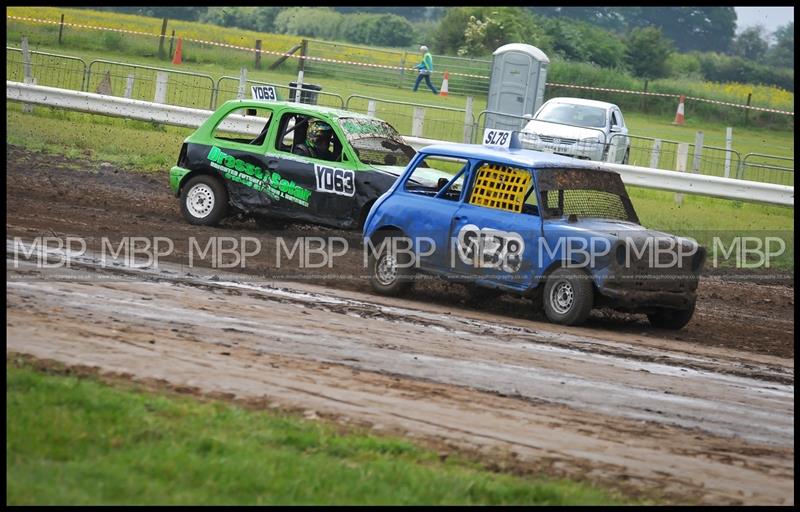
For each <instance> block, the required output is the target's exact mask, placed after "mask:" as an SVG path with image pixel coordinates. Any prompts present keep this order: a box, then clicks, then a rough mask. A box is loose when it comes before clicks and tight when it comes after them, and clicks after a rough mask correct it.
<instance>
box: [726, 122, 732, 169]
mask: <svg viewBox="0 0 800 512" xmlns="http://www.w3.org/2000/svg"><path fill="white" fill-rule="evenodd" d="M732 146H733V128H732V127H730V126H728V127H727V128H726V129H725V174H724V176H725V177H726V178H730V177H731V147H732Z"/></svg>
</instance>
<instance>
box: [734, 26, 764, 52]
mask: <svg viewBox="0 0 800 512" xmlns="http://www.w3.org/2000/svg"><path fill="white" fill-rule="evenodd" d="M764 33H765V31H764V27H762V26H761V25H756V26H754V27H750V28H746V29H744V30H743V31H742V32H741V33H740V34H739V35H738V36H736V39H735V40H734V41H733V45H731V50H732V51H733V54H734V55H738V56H740V57H744V58H745V59H750V60H761V59H763V58H764V55H766V53H767V48H769V44H767V41H766V38H765V37H764Z"/></svg>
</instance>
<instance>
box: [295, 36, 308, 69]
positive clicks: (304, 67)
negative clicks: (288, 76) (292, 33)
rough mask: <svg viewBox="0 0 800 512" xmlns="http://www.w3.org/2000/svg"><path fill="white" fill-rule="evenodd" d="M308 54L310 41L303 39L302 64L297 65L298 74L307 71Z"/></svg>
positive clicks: (301, 48) (301, 49)
mask: <svg viewBox="0 0 800 512" xmlns="http://www.w3.org/2000/svg"><path fill="white" fill-rule="evenodd" d="M306 52H308V39H303V43H302V46H301V47H300V59H299V60H300V62H298V63H297V72H298V73H300V72H303V71H305V70H306Z"/></svg>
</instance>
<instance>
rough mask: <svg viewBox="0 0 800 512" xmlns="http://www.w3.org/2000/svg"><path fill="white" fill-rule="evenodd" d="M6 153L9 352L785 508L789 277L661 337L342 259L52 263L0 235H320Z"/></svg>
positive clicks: (119, 176)
mask: <svg viewBox="0 0 800 512" xmlns="http://www.w3.org/2000/svg"><path fill="white" fill-rule="evenodd" d="M7 162H8V164H9V170H8V176H7V183H8V192H7V224H6V230H7V288H6V298H7V309H6V312H7V323H6V334H7V337H8V341H7V348H6V350H7V357H13V354H17V353H19V354H26V355H28V356H33V357H36V358H39V359H45V360H53V361H58V362H59V363H62V364H66V365H68V366H72V367H82V368H91V369H94V370H93V371H98V372H100V373H101V374H104V375H108V374H114V375H124V376H126V377H128V378H130V379H133V380H136V381H138V382H145V383H163V384H165V385H168V386H170V387H171V388H172V389H179V390H184V391H186V392H192V393H198V394H202V395H209V394H210V395H211V396H217V397H222V398H230V399H235V400H244V401H248V402H250V403H253V404H258V406H266V407H286V408H291V409H295V410H300V411H303V412H304V413H305V415H306V416H307V417H311V418H313V417H317V416H321V417H327V418H331V419H334V420H336V421H337V422H340V423H344V424H347V423H354V424H358V425H366V426H371V427H372V428H374V429H375V430H376V431H388V432H392V433H398V434H402V435H406V436H409V437H415V438H419V439H422V440H425V441H426V442H432V443H438V445H440V446H443V447H449V448H448V449H458V450H466V451H468V452H469V453H476V454H480V456H481V458H482V459H484V460H486V461H491V462H492V463H493V464H496V465H497V467H498V468H501V469H502V468H511V467H513V468H514V469H515V470H516V471H519V472H522V473H526V474H527V473H538V472H545V473H546V474H548V475H552V476H569V477H573V478H579V479H582V480H587V481H590V482H595V483H599V484H602V485H608V486H611V487H614V488H617V489H620V490H622V491H624V492H626V493H628V494H631V495H643V496H648V497H653V496H657V497H659V498H661V499H664V500H666V501H668V502H674V503H708V504H793V503H794V432H793V424H794V404H793V401H794V387H793V385H794V362H793V360H792V359H791V358H792V357H793V354H794V351H793V335H794V321H793V316H792V315H793V311H794V304H793V288H792V287H788V286H781V285H777V284H772V285H764V284H754V283H742V282H732V281H725V280H721V279H716V278H715V279H706V280H703V281H702V282H701V285H700V286H701V287H700V292H701V297H700V301H699V305H698V312H697V314H696V316H695V319H693V321H692V322H691V323H690V324H689V326H688V328H687V329H684V330H682V331H679V332H678V333H671V332H666V331H659V330H656V329H652V328H650V327H649V326H648V325H647V323H646V320H644V319H643V317H642V318H639V317H636V316H628V315H617V314H614V315H608V314H606V313H604V312H598V313H597V314H595V315H594V316H593V318H592V321H591V322H590V323H589V324H588V325H587V326H585V327H581V328H566V327H558V326H554V325H552V324H548V323H546V322H543V321H542V316H540V315H539V314H538V313H535V312H534V311H533V306H532V305H531V302H530V301H526V300H523V299H514V298H511V297H503V298H502V299H501V300H499V301H495V302H494V303H492V304H484V305H481V306H480V307H478V306H476V305H475V304H473V303H472V302H470V299H469V295H468V294H467V293H466V291H465V290H464V289H462V288H461V287H460V286H458V285H450V284H446V283H442V282H438V281H426V282H424V283H420V284H418V285H417V286H416V289H415V292H414V294H413V296H411V297H406V298H395V299H390V298H384V297H377V296H375V295H373V294H371V293H368V288H367V286H365V285H364V283H363V280H361V279H359V278H358V277H357V276H353V275H352V274H353V272H352V271H350V270H351V269H352V268H354V267H355V266H356V264H357V263H360V262H356V261H354V260H353V259H350V260H348V259H347V258H344V259H342V260H341V261H339V262H337V264H338V265H339V267H337V266H336V265H334V268H332V269H324V272H321V271H320V269H314V270H313V271H304V270H303V269H299V268H295V269H293V270H294V271H295V272H294V273H293V274H292V276H291V277H292V280H285V279H284V280H281V279H278V277H279V275H278V273H277V272H276V271H275V269H274V268H271V267H270V266H269V265H265V264H261V265H258V264H256V265H253V266H248V267H247V268H245V269H242V270H241V271H238V270H237V272H236V273H234V272H221V271H219V270H215V269H207V268H197V267H195V268H191V269H188V267H186V265H185V262H184V261H182V260H181V256H180V255H179V256H178V257H176V258H175V260H174V261H172V262H169V261H167V262H164V263H163V264H160V265H159V266H158V268H142V269H134V268H130V267H128V266H126V265H125V264H124V263H122V262H120V261H105V262H103V261H101V260H100V258H98V257H97V253H94V252H91V251H90V252H88V253H87V254H85V255H84V256H81V257H80V258H77V259H76V260H75V261H74V265H73V266H72V268H70V269H54V270H52V271H48V270H46V269H41V268H37V267H36V266H35V265H34V264H33V262H32V261H29V258H30V256H28V257H22V258H18V256H19V255H20V254H19V249H20V247H19V246H16V245H15V244H13V243H11V242H9V240H8V239H9V238H13V237H15V236H16V237H21V238H23V239H27V240H30V239H32V238H33V237H36V236H39V235H51V236H52V235H57V236H66V235H72V236H82V237H87V238H92V237H94V238H95V239H98V238H100V237H103V236H107V237H123V236H132V235H139V236H148V237H152V236H168V237H170V238H171V239H174V240H175V245H176V247H177V248H178V249H179V251H180V250H184V251H185V250H186V244H187V242H186V240H187V239H188V237H189V236H196V237H198V238H199V237H210V236H215V235H220V234H232V233H233V234H235V236H257V237H259V239H261V240H262V243H263V244H264V245H265V246H267V245H268V244H270V243H272V244H273V246H274V237H275V235H276V234H277V233H279V234H281V235H283V236H286V235H287V234H289V233H294V234H295V235H300V234H304V233H308V232H309V231H310V228H307V227H302V226H290V227H289V228H288V229H284V230H266V231H265V230H263V229H261V228H259V227H258V226H256V225H255V223H253V222H252V221H248V222H240V221H230V222H228V223H227V224H226V226H224V227H223V228H222V229H211V228H197V227H193V226H189V225H187V224H185V223H184V222H183V221H182V219H181V218H180V215H179V212H178V205H177V200H175V199H174V198H173V197H171V196H170V195H169V193H168V192H167V188H166V180H165V178H164V177H160V178H154V177H148V176H142V175H137V174H131V173H127V172H124V171H121V170H118V169H114V168H113V167H111V166H99V165H97V164H96V163H92V162H85V163H80V162H77V161H73V160H65V159H59V158H58V157H47V158H45V157H42V156H41V155H38V154H34V153H28V152H22V151H19V150H17V149H14V148H9V156H8V158H7ZM115 171H116V172H115ZM312 232H314V233H319V232H321V230H316V228H315V229H314V230H313V231H312ZM326 233H331V234H335V235H336V236H347V237H353V234H347V233H344V232H338V231H333V230H329V231H326ZM182 244H183V245H182ZM92 249H95V248H92ZM353 258H356V256H353ZM15 259H16V265H15V264H14V263H13V261H14V260H15ZM49 272H52V275H51V274H49ZM304 272H306V273H304ZM340 274H345V277H343V278H337V279H325V278H324V276H325V275H329V276H335V275H340ZM313 276H316V277H313ZM314 280H315V281H316V284H313V283H312V281H314ZM767 300H768V302H767Z"/></svg>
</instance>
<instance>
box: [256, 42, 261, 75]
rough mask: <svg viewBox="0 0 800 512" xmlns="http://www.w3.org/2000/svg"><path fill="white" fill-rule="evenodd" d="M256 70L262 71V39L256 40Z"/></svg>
mask: <svg viewBox="0 0 800 512" xmlns="http://www.w3.org/2000/svg"><path fill="white" fill-rule="evenodd" d="M256 69H261V39H256Z"/></svg>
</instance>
